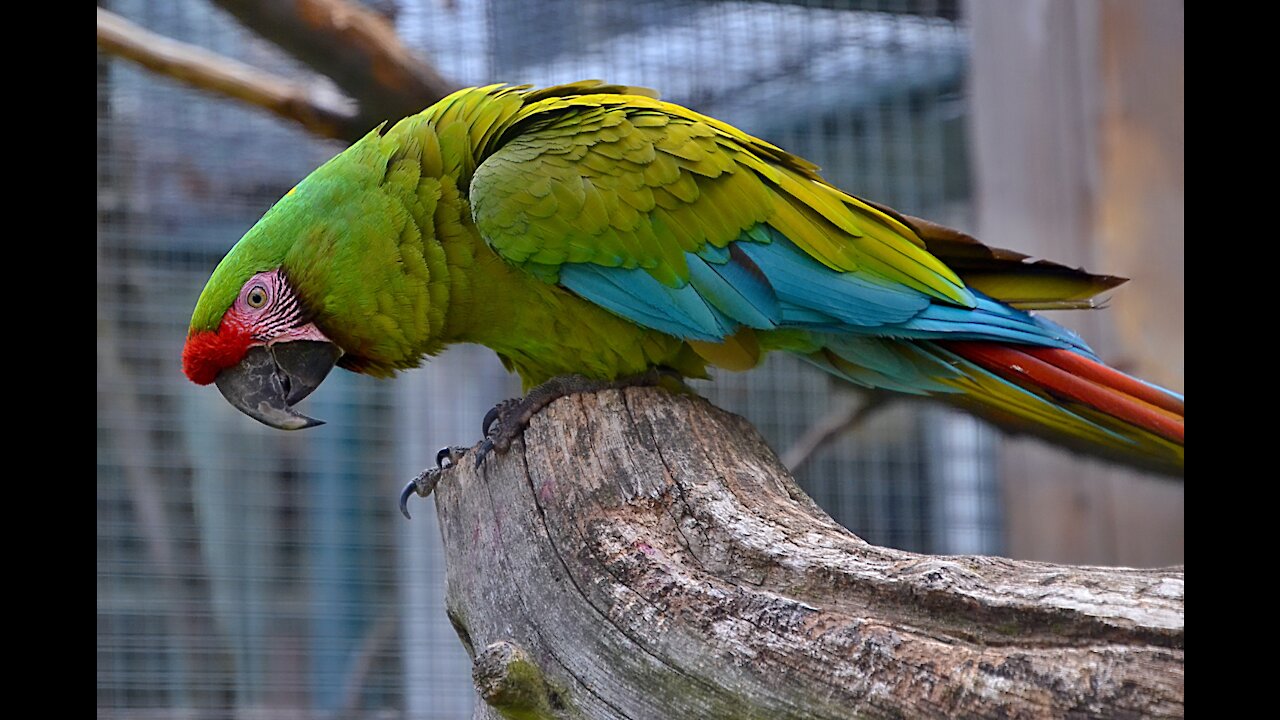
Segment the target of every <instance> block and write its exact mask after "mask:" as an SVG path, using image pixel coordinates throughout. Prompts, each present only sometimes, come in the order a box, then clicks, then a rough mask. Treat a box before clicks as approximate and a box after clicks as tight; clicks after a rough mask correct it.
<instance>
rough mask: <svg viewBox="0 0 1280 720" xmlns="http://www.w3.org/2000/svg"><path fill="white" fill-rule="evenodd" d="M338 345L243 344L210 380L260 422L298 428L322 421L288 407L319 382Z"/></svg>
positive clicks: (329, 367)
mask: <svg viewBox="0 0 1280 720" xmlns="http://www.w3.org/2000/svg"><path fill="white" fill-rule="evenodd" d="M341 356H342V350H340V349H339V348H338V346H337V345H334V344H333V343H330V342H323V341H316V340H293V341H290V342H282V343H277V344H275V345H267V346H261V345H260V346H257V347H252V348H249V352H248V353H246V354H245V356H244V359H242V360H241V361H240V362H239V363H238V364H237V365H235V366H233V367H229V368H227V369H226V370H223V371H222V372H220V373H218V377H217V379H216V380H215V381H214V382H216V383H217V385H218V390H219V391H221V392H222V396H223V397H225V398H226V399H227V402H229V403H231V404H232V405H234V406H236V408H237V409H239V410H240V412H242V413H244V414H245V415H248V416H249V417H251V418H253V419H254V420H257V421H258V422H260V423H263V424H265V425H270V426H271V427H273V428H279V429H281V430H301V429H302V428H309V427H315V426H316V425H323V424H324V421H323V420H316V419H314V418H309V417H307V416H306V415H303V414H301V413H299V412H297V411H296V410H294V409H293V407H292V406H293V404H294V403H296V402H299V401H301V400H302V399H303V398H305V397H306V396H308V395H310V394H311V391H312V390H315V389H316V388H317V387H319V386H320V383H321V382H322V381H323V380H324V378H325V376H326V375H328V374H329V371H330V370H332V369H333V365H334V363H336V362H338V358H339V357H341Z"/></svg>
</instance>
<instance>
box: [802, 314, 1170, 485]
mask: <svg viewBox="0 0 1280 720" xmlns="http://www.w3.org/2000/svg"><path fill="white" fill-rule="evenodd" d="M825 340H826V342H825V347H824V348H823V349H822V350H820V351H819V352H818V353H815V354H812V355H809V356H808V357H807V359H808V360H809V361H810V362H813V363H814V364H817V365H819V366H820V367H822V368H823V369H824V370H827V371H828V372H830V373H832V374H834V375H837V376H840V377H842V378H844V379H847V380H850V381H852V382H854V383H856V384H859V385H863V386H868V387H877V388H883V389H890V390H899V391H907V392H912V393H913V394H918V395H928V396H930V397H933V398H936V399H938V400H943V401H946V402H948V403H950V404H952V405H955V406H957V407H960V408H962V409H965V410H967V411H969V412H972V413H974V414H976V415H978V416H980V417H983V418H984V419H987V420H989V421H991V422H993V423H994V424H996V425H997V426H999V427H1000V428H1002V429H1003V430H1005V431H1007V432H1011V433H1015V434H1030V435H1035V436H1038V437H1041V438H1044V439H1047V440H1051V441H1053V442H1056V443H1058V444H1062V445H1066V446H1067V447H1070V448H1073V449H1075V450H1077V451H1080V452H1084V453H1087V454H1090V455H1096V456H1101V457H1106V458H1108V459H1111V460H1115V461H1119V462H1122V463H1124V464H1127V465H1130V466H1134V467H1139V468H1142V469H1145V470H1150V471H1154V472H1159V473H1162V474H1165V475H1173V476H1178V477H1180V476H1182V474H1183V455H1184V447H1183V397H1182V396H1181V395H1179V394H1177V393H1174V392H1171V391H1169V390H1165V389H1164V388H1161V387H1157V386H1155V385H1151V384H1149V383H1147V382H1144V381H1142V380H1139V379H1137V378H1134V377H1132V376H1130V375H1126V374H1124V373H1122V372H1120V371H1118V370H1115V369H1113V368H1110V367H1107V366H1106V365H1103V364H1102V363H1101V362H1098V361H1097V360H1094V359H1091V358H1089V357H1087V356H1085V355H1084V354H1081V353H1079V352H1076V351H1074V350H1070V349H1064V348H1049V347H1036V346H1031V345H1020V344H1013V343H1002V342H989V341H969V340H964V341H961V340H933V341H920V340H914V341H913V340H897V341H889V340H884V339H876V340H870V339H854V338H839V339H837V338H833V337H830V336H828V337H827V338H825Z"/></svg>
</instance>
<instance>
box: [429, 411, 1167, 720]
mask: <svg viewBox="0 0 1280 720" xmlns="http://www.w3.org/2000/svg"><path fill="white" fill-rule="evenodd" d="M436 493H437V495H436V497H437V499H436V503H437V512H438V514H439V517H440V522H441V528H442V533H443V536H444V542H445V546H446V553H447V555H446V557H447V563H448V571H447V584H448V588H447V612H448V614H449V617H450V620H451V621H452V622H453V624H454V627H455V629H457V630H458V634H459V637H460V638H461V639H462V641H463V644H464V645H465V646H466V648H467V651H468V652H469V653H470V654H471V657H472V658H473V660H475V662H476V664H475V672H474V679H475V682H476V687H477V692H478V694H479V697H480V699H481V701H480V702H478V703H477V709H476V715H475V717H477V718H496V717H510V718H516V717H520V718H537V717H557V718H561V717H562V718H637V719H638V718H672V717H699V718H711V717H723V718H848V717H855V716H856V717H869V718H878V717H958V716H963V717H1002V718H1023V717H1026V718H1031V717H1036V718H1039V717H1095V716H1096V717H1167V716H1181V715H1182V705H1183V701H1182V697H1183V689H1182V688H1183V645H1182V643H1183V640H1182V626H1183V620H1182V615H1183V572H1182V569H1181V568H1165V569H1154V570H1135V569H1128V568H1098V567H1073V566H1065V565H1051V564H1047V563H1035V562H1016V561H1012V560H1005V559H1001V558H992V557H976V556H949V557H940V556H938V557H935V556H924V555H916V554H912V553H908V552H902V551H898V550H891V549H887V548H879V547H875V546H872V545H869V544H867V543H866V542H864V541H862V540H860V539H859V538H857V537H856V536H854V535H853V534H851V533H850V532H849V531H847V530H845V529H844V528H842V527H840V526H839V525H838V524H836V523H835V522H834V521H833V520H831V518H830V517H828V516H827V515H826V514H825V513H824V512H823V511H822V510H821V509H819V508H818V507H817V506H816V505H815V504H814V503H813V501H812V500H811V499H809V497H808V496H806V495H805V494H804V493H803V491H801V490H800V488H799V487H798V486H797V485H796V484H795V481H794V480H793V479H792V478H791V477H790V475H788V474H787V472H786V470H785V469H784V468H782V466H781V465H780V464H779V463H778V461H777V459H776V458H775V456H774V454H773V452H772V451H771V450H770V449H769V448H768V447H767V446H766V445H765V444H764V442H763V440H761V439H760V437H759V435H758V434H757V433H756V431H755V430H754V429H753V428H752V427H751V426H750V425H749V424H748V423H747V422H746V421H744V420H742V419H741V418H738V417H736V416H734V415H731V414H728V413H726V412H724V411H721V410H719V409H717V408H714V407H712V406H711V405H710V404H708V403H706V402H705V401H703V400H701V399H697V398H692V397H682V396H674V395H670V394H668V393H665V392H663V391H661V390H656V389H653V388H628V389H626V390H623V391H605V392H601V393H597V394H591V395H574V396H571V397H569V398H565V399H562V400H559V401H557V402H556V403H554V404H552V405H551V406H549V407H548V408H546V409H545V410H544V411H542V412H541V413H539V414H538V415H537V416H536V417H534V419H533V422H532V423H531V424H530V427H529V429H528V431H527V432H526V433H525V436H524V439H523V440H522V441H519V442H517V443H515V444H514V445H513V446H512V448H511V450H510V452H508V453H507V454H506V455H503V456H496V457H490V458H489V459H488V460H487V461H486V463H485V465H484V466H483V467H482V468H480V469H479V470H476V469H474V468H473V467H472V463H469V462H463V463H459V465H458V466H457V467H456V468H454V469H453V470H450V471H449V472H448V474H446V476H445V477H444V478H443V480H442V482H441V483H440V486H439V488H438V489H437V491H436ZM424 610H425V611H428V612H430V611H432V609H424Z"/></svg>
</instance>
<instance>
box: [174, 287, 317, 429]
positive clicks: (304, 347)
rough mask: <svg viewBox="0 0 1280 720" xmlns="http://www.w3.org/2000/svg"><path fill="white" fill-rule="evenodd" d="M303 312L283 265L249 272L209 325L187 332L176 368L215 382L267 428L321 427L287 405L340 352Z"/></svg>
mask: <svg viewBox="0 0 1280 720" xmlns="http://www.w3.org/2000/svg"><path fill="white" fill-rule="evenodd" d="M310 317H311V315H310V313H309V312H308V311H307V310H306V309H305V305H304V304H303V302H302V301H301V300H300V299H299V297H298V295H297V293H296V292H295V291H294V289H293V288H292V286H291V285H290V283H289V280H288V277H287V276H286V274H285V272H284V270H283V268H275V269H273V270H268V271H265V272H258V273H254V274H253V275H251V276H250V277H249V279H248V280H247V281H246V282H244V283H243V285H242V286H241V287H240V289H239V292H238V293H237V294H236V297H235V300H234V301H233V302H232V303H231V306H230V307H228V308H227V310H226V312H224V313H223V314H222V317H221V320H220V321H219V323H218V326H217V328H216V329H204V330H196V329H193V331H192V332H191V333H190V334H189V335H188V336H187V342H186V345H185V346H184V347H183V350H182V369H183V371H184V372H185V373H186V375H187V377H188V378H190V379H191V380H192V381H193V382H195V383H198V384H201V385H207V384H209V383H211V382H212V383H216V384H217V386H218V390H219V391H220V392H221V393H222V395H223V397H225V398H226V399H227V401H228V402H230V403H231V404H232V405H233V406H235V407H236V408H238V409H239V410H240V411H241V412H243V413H245V414H246V415H248V416H250V417H252V418H254V419H255V420H258V421H260V422H263V423H265V424H267V425H270V426H272V427H275V428H280V429H282V430H299V429H302V428H306V427H313V426H315V425H320V424H321V422H322V421H320V420H315V419H313V418H309V417H307V416H305V415H302V414H301V413H299V412H297V411H296V410H294V409H293V405H295V404H296V403H298V402H299V401H301V400H302V399H303V398H305V397H307V396H308V395H310V394H311V391H313V390H315V389H316V388H317V387H318V386H319V385H320V383H321V382H322V381H323V380H324V379H325V377H326V376H327V375H328V374H329V371H330V370H332V369H333V366H334V364H335V363H337V361H338V358H340V357H341V356H342V349H341V348H339V347H338V346H337V345H336V344H334V343H333V342H332V341H331V340H329V338H328V336H326V335H325V334H324V332H322V331H321V330H320V328H318V327H316V324H315V323H314V322H313V321H311V319H310Z"/></svg>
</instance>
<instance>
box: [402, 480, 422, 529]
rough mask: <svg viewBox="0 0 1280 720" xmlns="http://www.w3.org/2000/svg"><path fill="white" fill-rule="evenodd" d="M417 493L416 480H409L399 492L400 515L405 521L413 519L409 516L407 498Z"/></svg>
mask: <svg viewBox="0 0 1280 720" xmlns="http://www.w3.org/2000/svg"><path fill="white" fill-rule="evenodd" d="M417 491H418V480H417V478H414V479H413V480H410V481H409V484H408V485H405V486H404V489H403V490H401V491H400V514H401V515H404V518H405V520H412V519H413V517H412V516H411V515H409V496H410V495H412V494H414V493H416V492H417Z"/></svg>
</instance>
